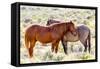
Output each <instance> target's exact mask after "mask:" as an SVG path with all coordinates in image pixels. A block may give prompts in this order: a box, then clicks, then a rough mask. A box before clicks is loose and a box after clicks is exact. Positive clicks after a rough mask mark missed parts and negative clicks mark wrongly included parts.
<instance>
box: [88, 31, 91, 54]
mask: <svg viewBox="0 0 100 69" xmlns="http://www.w3.org/2000/svg"><path fill="white" fill-rule="evenodd" d="M87 41H88V50H89V53H90V51H91V36H90V31H89V35H88V38H87Z"/></svg>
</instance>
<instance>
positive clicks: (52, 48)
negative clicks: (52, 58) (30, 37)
mask: <svg viewBox="0 0 100 69" xmlns="http://www.w3.org/2000/svg"><path fill="white" fill-rule="evenodd" d="M54 48H55V46H54V43H52V47H51V50H52V52H54Z"/></svg>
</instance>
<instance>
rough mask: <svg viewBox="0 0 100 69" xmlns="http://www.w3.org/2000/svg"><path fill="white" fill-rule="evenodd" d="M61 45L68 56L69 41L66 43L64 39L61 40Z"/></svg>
mask: <svg viewBox="0 0 100 69" xmlns="http://www.w3.org/2000/svg"><path fill="white" fill-rule="evenodd" d="M61 43H62V46H63V49H64V53H65V54H68V53H67V41H64V40H63V39H62V40H61Z"/></svg>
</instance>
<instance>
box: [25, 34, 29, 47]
mask: <svg viewBox="0 0 100 69" xmlns="http://www.w3.org/2000/svg"><path fill="white" fill-rule="evenodd" d="M25 46H26V48H27V49H28V48H29V39H28V36H27V34H25Z"/></svg>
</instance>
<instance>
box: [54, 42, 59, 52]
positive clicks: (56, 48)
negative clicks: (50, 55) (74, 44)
mask: <svg viewBox="0 0 100 69" xmlns="http://www.w3.org/2000/svg"><path fill="white" fill-rule="evenodd" d="M58 45H59V42H57V43H56V44H55V53H57V52H58Z"/></svg>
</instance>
